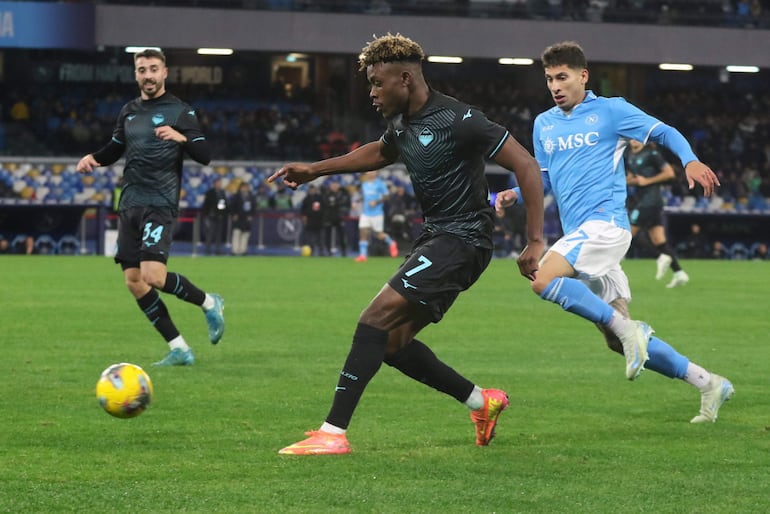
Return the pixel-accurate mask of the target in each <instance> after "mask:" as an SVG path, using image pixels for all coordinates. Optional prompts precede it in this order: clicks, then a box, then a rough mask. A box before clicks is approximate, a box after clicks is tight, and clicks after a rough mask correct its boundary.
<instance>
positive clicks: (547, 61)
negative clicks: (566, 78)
mask: <svg viewBox="0 0 770 514" xmlns="http://www.w3.org/2000/svg"><path fill="white" fill-rule="evenodd" d="M540 60H541V61H543V68H550V67H552V66H561V65H563V64H566V65H567V66H569V67H570V68H573V69H576V70H582V69H584V68H588V61H587V60H586V54H585V53H584V52H583V48H582V47H581V46H580V45H579V44H578V43H576V42H575V41H562V42H561V43H556V44H555V45H551V46H549V47H548V48H546V49H545V50H543V55H542V56H541V57H540Z"/></svg>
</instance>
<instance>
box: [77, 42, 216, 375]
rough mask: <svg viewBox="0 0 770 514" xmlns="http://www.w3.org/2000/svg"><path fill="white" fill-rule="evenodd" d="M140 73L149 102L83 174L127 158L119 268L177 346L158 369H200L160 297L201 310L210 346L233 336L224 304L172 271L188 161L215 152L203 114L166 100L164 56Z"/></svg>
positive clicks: (145, 54)
mask: <svg viewBox="0 0 770 514" xmlns="http://www.w3.org/2000/svg"><path fill="white" fill-rule="evenodd" d="M134 65H135V73H136V82H137V84H139V90H140V92H141V96H140V97H139V98H136V99H134V100H132V101H130V102H128V103H127V104H126V105H124V106H123V108H122V109H121V111H120V114H119V115H118V120H117V123H116V125H115V130H114V131H113V133H112V139H111V140H110V142H109V143H107V144H106V145H105V146H104V147H103V148H101V149H100V150H99V151H97V152H95V153H93V154H88V155H86V156H84V157H83V158H82V159H80V162H78V166H77V170H78V171H79V172H81V173H90V172H92V171H93V169H94V167H97V166H107V165H110V164H113V163H114V162H116V161H117V160H118V159H119V158H120V157H121V156H122V155H123V154H124V153H125V156H126V162H125V166H124V168H123V191H122V193H121V196H120V205H119V208H118V212H119V221H118V250H117V254H116V256H115V262H117V263H119V264H120V265H121V267H122V268H123V274H124V275H125V279H126V286H127V287H128V290H129V291H131V294H133V295H134V298H136V302H137V304H138V305H139V308H140V309H141V310H142V312H144V314H145V315H146V316H147V318H148V319H149V321H150V322H151V323H152V325H153V326H154V327H155V329H156V330H157V331H158V332H160V334H161V335H162V336H163V338H164V339H165V340H166V342H167V343H168V345H169V352H168V354H167V355H166V356H165V357H164V358H163V359H162V360H161V361H159V362H156V363H155V365H158V366H189V365H191V364H193V363H194V362H195V358H194V356H193V353H192V350H191V349H190V347H189V346H188V345H187V343H186V342H185V340H184V338H183V337H182V336H181V334H180V333H179V330H177V328H176V326H175V325H174V322H173V321H172V320H171V316H170V315H169V312H168V309H167V308H166V305H165V304H164V303H163V300H162V299H161V297H160V295H159V294H158V290H160V291H163V292H164V293H171V294H174V295H176V297H177V298H179V299H180V300H184V301H185V302H189V303H192V304H195V305H198V306H200V307H201V308H202V309H203V312H204V313H205V316H206V322H207V325H208V331H209V340H210V341H211V342H212V343H213V344H217V343H218V342H219V340H220V339H221V338H222V334H223V333H224V330H225V320H224V316H223V310H224V301H223V300H222V298H221V297H220V296H219V295H216V294H208V293H206V292H204V291H202V290H201V289H199V288H198V287H196V286H195V285H193V283H192V282H190V281H189V280H188V279H187V277H185V276H184V275H181V274H179V273H174V272H171V271H168V269H167V267H166V262H167V261H168V258H169V251H170V249H171V243H172V230H173V225H174V222H175V221H176V218H177V215H178V211H179V187H180V182H181V177H182V159H183V156H184V153H187V154H188V155H189V156H190V157H192V158H193V159H195V160H196V161H198V162H200V163H201V164H208V163H209V161H210V160H211V158H210V156H209V147H208V143H207V142H206V137H205V136H204V135H203V133H202V132H201V129H200V126H199V124H198V118H197V117H196V115H195V111H194V110H193V109H192V108H191V107H190V106H189V105H187V104H186V103H184V102H182V101H181V100H180V99H179V98H177V97H175V96H174V95H172V94H170V93H168V92H166V86H165V80H166V77H167V76H168V68H166V57H165V56H164V55H163V53H162V52H161V51H159V50H154V49H147V50H143V51H141V52H139V53H137V54H135V55H134Z"/></svg>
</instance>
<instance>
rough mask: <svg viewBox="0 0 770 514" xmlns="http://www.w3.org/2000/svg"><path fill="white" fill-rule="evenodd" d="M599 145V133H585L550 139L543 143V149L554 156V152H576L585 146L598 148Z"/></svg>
mask: <svg viewBox="0 0 770 514" xmlns="http://www.w3.org/2000/svg"><path fill="white" fill-rule="evenodd" d="M598 143H599V133H598V132H583V133H578V134H570V135H568V136H558V137H557V138H556V139H553V138H551V137H548V138H546V139H545V140H544V141H543V149H544V150H545V153H547V154H552V153H554V152H563V151H565V150H574V149H576V148H581V147H583V146H596V145H597V144H598Z"/></svg>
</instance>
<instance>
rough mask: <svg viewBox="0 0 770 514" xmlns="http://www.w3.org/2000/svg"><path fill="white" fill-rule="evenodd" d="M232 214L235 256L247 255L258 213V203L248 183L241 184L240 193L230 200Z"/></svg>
mask: <svg viewBox="0 0 770 514" xmlns="http://www.w3.org/2000/svg"><path fill="white" fill-rule="evenodd" d="M230 213H231V216H232V222H233V236H232V251H233V255H246V254H247V253H249V239H250V238H251V227H252V223H253V220H254V216H255V215H256V213H257V202H256V199H255V198H254V193H252V192H251V186H250V185H249V183H248V182H241V185H240V186H238V192H237V193H235V194H234V195H233V197H232V198H231V199H230Z"/></svg>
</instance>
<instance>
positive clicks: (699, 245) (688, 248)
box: [678, 223, 709, 259]
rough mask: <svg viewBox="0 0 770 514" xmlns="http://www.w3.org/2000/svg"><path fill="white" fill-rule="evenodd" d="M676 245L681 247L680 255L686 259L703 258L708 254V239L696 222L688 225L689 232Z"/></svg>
mask: <svg viewBox="0 0 770 514" xmlns="http://www.w3.org/2000/svg"><path fill="white" fill-rule="evenodd" d="M678 247H679V248H681V251H680V253H681V255H682V256H684V257H687V258H688V259H704V258H706V257H708V256H709V242H708V239H707V238H706V236H705V235H704V234H703V232H701V228H700V225H698V224H697V223H693V224H692V225H691V226H690V233H689V234H688V235H687V237H686V238H685V240H684V241H683V242H681V243H679V245H678Z"/></svg>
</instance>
